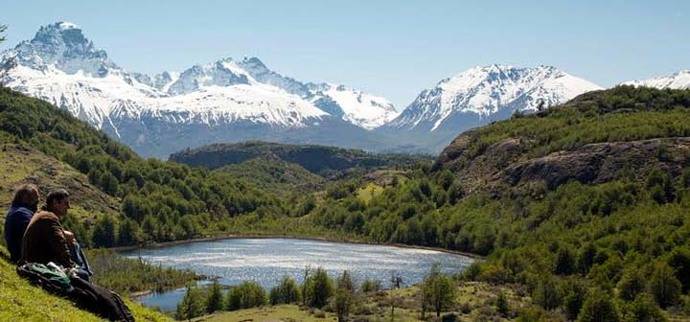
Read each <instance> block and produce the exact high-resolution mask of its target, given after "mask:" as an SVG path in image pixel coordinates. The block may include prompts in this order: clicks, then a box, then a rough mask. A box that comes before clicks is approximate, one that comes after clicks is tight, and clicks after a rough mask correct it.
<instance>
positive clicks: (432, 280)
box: [421, 264, 456, 317]
mask: <svg viewBox="0 0 690 322" xmlns="http://www.w3.org/2000/svg"><path fill="white" fill-rule="evenodd" d="M421 291H422V306H423V308H422V310H424V309H425V308H426V307H427V306H428V307H431V308H433V309H434V311H435V312H436V317H440V316H441V311H442V310H443V309H446V308H448V307H450V306H451V305H453V304H454V303H455V293H456V287H455V283H454V282H453V280H452V279H451V278H450V277H449V276H447V275H445V274H442V273H441V271H440V268H439V266H438V265H437V264H434V265H433V266H432V267H431V271H430V272H429V275H427V277H426V278H425V279H424V282H423V284H422V290H421Z"/></svg>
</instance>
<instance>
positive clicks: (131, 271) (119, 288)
mask: <svg viewBox="0 0 690 322" xmlns="http://www.w3.org/2000/svg"><path fill="white" fill-rule="evenodd" d="M86 256H87V258H88V260H89V264H90V266H91V269H92V270H93V272H94V276H93V282H94V283H96V284H98V285H100V286H103V287H105V288H107V289H110V290H113V291H115V292H118V293H121V294H130V293H135V292H142V291H155V292H162V291H166V290H171V289H175V288H178V287H182V286H184V285H186V284H188V283H189V282H191V281H194V280H197V279H198V278H199V276H197V275H196V274H195V273H194V272H192V271H189V270H178V269H173V268H164V267H162V266H160V265H152V264H150V263H147V262H146V261H144V260H142V259H140V258H139V259H132V258H126V257H123V256H119V255H117V254H116V253H114V252H113V251H111V250H107V249H98V250H90V251H87V252H86Z"/></svg>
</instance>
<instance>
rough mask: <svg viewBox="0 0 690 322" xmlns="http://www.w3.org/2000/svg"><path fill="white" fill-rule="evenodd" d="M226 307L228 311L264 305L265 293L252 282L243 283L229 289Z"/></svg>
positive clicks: (259, 286)
mask: <svg viewBox="0 0 690 322" xmlns="http://www.w3.org/2000/svg"><path fill="white" fill-rule="evenodd" d="M225 302H226V307H227V308H228V310H229V311H233V310H239V309H247V308H251V307H256V306H261V305H264V304H266V291H264V289H263V287H261V285H259V284H258V283H257V282H254V281H245V282H242V283H241V284H240V285H238V286H234V287H232V288H230V290H229V291H228V294H227V299H226V301H225Z"/></svg>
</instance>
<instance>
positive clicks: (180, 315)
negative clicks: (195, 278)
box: [175, 286, 206, 320]
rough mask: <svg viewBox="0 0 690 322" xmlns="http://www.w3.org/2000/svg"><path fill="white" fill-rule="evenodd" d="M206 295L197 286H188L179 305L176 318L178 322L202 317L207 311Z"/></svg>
mask: <svg viewBox="0 0 690 322" xmlns="http://www.w3.org/2000/svg"><path fill="white" fill-rule="evenodd" d="M204 304H205V303H204V295H203V293H202V291H201V290H200V289H199V288H198V287H196V286H187V291H186V292H185V294H184V297H183V298H182V301H181V302H180V303H178V304H177V310H176V312H175V318H176V319H178V320H187V319H192V318H195V317H198V316H201V315H203V314H204V312H205V311H206V309H205V305H204Z"/></svg>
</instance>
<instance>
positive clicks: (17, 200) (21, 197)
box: [12, 183, 38, 211]
mask: <svg viewBox="0 0 690 322" xmlns="http://www.w3.org/2000/svg"><path fill="white" fill-rule="evenodd" d="M12 205H13V206H22V207H26V208H29V209H31V210H32V211H36V209H37V207H38V187H36V185H34V184H31V183H27V184H23V185H21V186H19V187H17V189H16V190H15V192H14V198H13V199H12Z"/></svg>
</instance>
